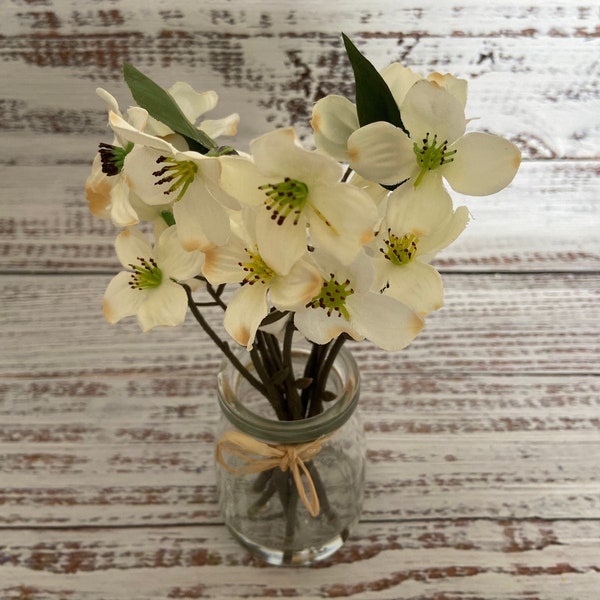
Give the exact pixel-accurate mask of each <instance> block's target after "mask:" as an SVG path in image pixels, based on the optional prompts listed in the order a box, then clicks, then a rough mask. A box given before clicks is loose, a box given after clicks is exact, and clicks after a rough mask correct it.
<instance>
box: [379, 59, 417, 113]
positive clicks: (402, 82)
mask: <svg viewBox="0 0 600 600" xmlns="http://www.w3.org/2000/svg"><path fill="white" fill-rule="evenodd" d="M379 73H380V75H381V76H382V77H383V80H384V81H385V82H386V84H387V86H388V88H390V92H392V96H394V100H395V101H396V104H397V105H398V106H402V102H404V98H405V97H406V94H407V93H408V90H409V89H410V88H411V87H412V86H413V85H414V84H415V83H417V81H420V80H421V79H423V78H422V77H421V75H419V74H418V73H415V71H413V70H412V69H409V68H408V67H405V66H404V65H402V64H400V63H398V62H395V63H391V64H389V65H388V66H387V67H384V68H383V69H381V71H380V72H379Z"/></svg>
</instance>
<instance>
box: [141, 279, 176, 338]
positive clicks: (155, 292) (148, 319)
mask: <svg viewBox="0 0 600 600" xmlns="http://www.w3.org/2000/svg"><path fill="white" fill-rule="evenodd" d="M186 313H187V294H186V293H185V290H184V289H183V288H182V287H181V286H180V285H179V284H177V283H174V282H173V281H171V280H170V279H167V280H166V281H165V280H163V282H162V283H161V284H160V286H159V287H157V288H154V289H152V290H148V292H147V293H146V294H145V299H144V302H143V304H142V305H141V306H140V308H139V310H138V313H137V318H138V323H139V324H140V327H141V328H142V331H144V332H145V331H150V329H154V328H155V327H160V326H167V327H175V326H177V325H181V324H182V323H183V322H184V320H185V315H186Z"/></svg>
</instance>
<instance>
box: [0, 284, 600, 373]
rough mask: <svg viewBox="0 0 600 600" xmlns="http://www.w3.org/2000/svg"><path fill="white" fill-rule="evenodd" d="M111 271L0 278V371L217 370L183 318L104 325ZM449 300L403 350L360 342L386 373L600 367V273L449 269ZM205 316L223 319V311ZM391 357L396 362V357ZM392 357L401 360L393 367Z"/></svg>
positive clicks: (208, 348)
mask: <svg viewBox="0 0 600 600" xmlns="http://www.w3.org/2000/svg"><path fill="white" fill-rule="evenodd" d="M109 279H110V276H102V275H96V276H83V275H74V276H67V275H56V276H40V275H36V276H25V275H23V276H10V275H8V276H2V277H0V290H1V291H0V294H1V297H2V304H3V310H2V314H1V315H0V319H1V322H2V327H3V337H4V345H3V348H2V350H1V351H0V361H1V362H0V368H1V372H2V375H3V376H5V377H6V376H13V377H15V376H23V377H31V376H44V375H45V376H48V375H51V376H60V375H66V374H77V373H82V374H83V373H88V374H97V375H99V376H102V375H104V374H111V373H114V374H123V375H130V374H134V373H136V372H147V373H156V372H159V373H165V372H169V371H170V370H172V369H180V368H192V369H197V370H198V371H199V372H202V371H203V370H205V369H206V368H207V366H208V368H210V369H211V370H213V369H214V365H216V364H218V362H219V361H220V357H219V354H218V351H217V350H216V349H215V347H214V345H213V344H212V343H211V341H210V340H209V339H208V338H207V336H205V335H204V334H203V332H202V331H201V329H200V327H199V326H198V325H197V324H196V323H195V321H193V318H192V317H191V316H190V315H188V321H187V322H186V323H187V324H186V325H185V326H183V327H178V328H161V329H156V330H153V331H152V332H150V333H148V334H146V335H144V334H142V333H141V332H140V330H139V327H138V325H137V323H136V322H135V319H129V320H125V321H123V322H121V323H119V324H118V325H115V326H111V325H108V324H107V323H106V322H105V321H104V319H103V317H102V314H101V299H102V294H103V293H104V289H105V287H106V285H107V283H108V281H109ZM445 286H446V306H445V307H444V308H443V309H442V310H441V311H439V312H437V313H435V314H433V315H431V316H430V317H429V320H428V324H427V327H426V328H425V330H424V331H423V332H422V333H421V334H420V335H419V336H418V337H417V338H416V340H415V341H414V342H413V343H412V344H411V346H409V347H408V348H407V349H405V350H404V351H402V352H401V353H398V354H395V355H394V354H392V355H390V354H389V353H387V352H384V351H381V350H377V349H374V348H371V347H370V346H369V345H368V344H358V345H356V350H355V351H356V355H357V356H358V357H359V358H362V356H364V359H365V361H367V362H371V363H373V362H374V363H375V364H377V365H378V366H379V368H380V369H381V370H383V371H388V372H389V371H391V370H392V369H397V370H398V371H401V372H413V373H421V374H426V373H433V374H435V375H436V376H439V375H440V374H441V373H445V374H455V373H457V372H460V373H463V374H468V373H481V372H484V373H486V374H488V375H492V374H497V373H507V374H508V373H510V374H514V373H519V372H530V373H550V374H552V373H565V374H569V373H570V374H576V373H579V374H590V373H594V374H597V373H598V365H599V364H600V344H599V343H598V340H599V339H600V338H599V332H600V329H599V328H600V321H599V320H598V314H597V307H598V295H599V294H600V275H599V274H583V273H582V274H579V275H573V274H570V275H565V274H559V273H547V274H543V273H542V274H535V273H534V274H529V275H527V274H503V275H493V274H492V275H486V274H477V275H469V274H447V275H446V276H445ZM208 317H209V318H210V319H211V321H212V322H213V324H214V326H215V327H217V326H218V324H219V323H220V319H222V316H221V313H220V312H211V313H209V314H208ZM392 360H393V361H394V363H390V361H392ZM390 364H394V365H396V366H394V367H390Z"/></svg>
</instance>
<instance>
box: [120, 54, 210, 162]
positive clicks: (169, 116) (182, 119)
mask: <svg viewBox="0 0 600 600" xmlns="http://www.w3.org/2000/svg"><path fill="white" fill-rule="evenodd" d="M123 77H124V79H125V83H126V84H127V85H128V86H129V89H130V90H131V94H132V96H133V99H134V100H135V101H136V102H137V103H138V105H139V106H141V107H142V108H145V109H146V110H147V111H148V114H149V115H150V116H151V117H154V118H155V119H157V120H158V121H160V122H161V123H163V124H165V125H166V126H167V127H170V128H171V129H172V130H173V131H175V132H176V133H179V134H181V135H182V136H183V137H184V138H185V139H186V140H187V142H188V145H189V147H190V149H192V150H196V151H198V152H201V153H202V154H206V153H207V152H208V151H209V150H210V149H211V148H216V147H217V144H216V143H215V142H214V140H212V139H211V138H210V137H208V136H207V135H206V134H205V133H204V132H203V131H200V130H199V129H197V128H196V127H195V126H194V124H193V123H191V122H190V121H189V120H188V119H187V117H186V116H185V115H184V114H183V112H181V109H180V108H179V106H177V103H176V102H175V100H173V97H172V96H171V94H169V92H167V91H166V90H163V89H162V88H161V87H160V86H159V85H157V84H156V83H154V81H152V79H150V78H149V77H147V76H146V75H144V74H143V73H142V72H141V71H138V70H137V69H136V68H135V67H134V66H133V65H130V64H129V63H124V64H123Z"/></svg>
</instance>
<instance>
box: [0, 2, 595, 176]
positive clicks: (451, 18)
mask: <svg viewBox="0 0 600 600" xmlns="http://www.w3.org/2000/svg"><path fill="white" fill-rule="evenodd" d="M363 4H364V3H357V2H347V3H344V5H343V6H339V5H338V4H337V3H336V4H335V5H331V7H328V6H326V5H324V4H323V3H321V2H317V1H316V0H312V1H305V2H303V3H302V5H301V6H300V7H298V6H291V5H289V4H286V3H280V2H265V3H261V6H260V10H258V9H257V8H254V10H248V7H247V3H245V2H244V1H243V0H236V1H234V2H228V3H227V6H226V7H223V6H218V7H213V8H211V7H198V5H197V4H196V3H182V6H180V7H178V9H177V10H165V9H164V8H162V7H159V6H157V7H154V6H148V5H147V3H144V2H138V1H135V2H130V1H128V0H127V1H125V0H121V1H120V2H119V1H116V2H113V3H112V4H111V8H110V9H108V10H107V9H104V8H95V7H94V8H89V9H87V10H81V7H80V3H78V2H76V1H75V0H67V1H61V2H58V1H57V0H54V1H53V0H48V1H47V2H45V3H44V9H43V10H40V7H36V6H31V7H28V6H26V5H23V6H22V7H20V9H18V10H12V8H11V9H10V10H5V11H4V12H5V13H6V14H4V15H3V19H2V20H1V22H0V58H1V59H2V60H0V77H2V79H3V80H6V81H11V85H10V87H9V88H8V89H7V90H6V91H5V92H3V94H2V95H3V101H2V104H1V109H0V131H2V132H3V135H4V136H5V139H6V142H5V144H3V146H2V148H0V162H2V163H4V164H13V163H15V162H16V163H17V164H40V163H42V164H52V163H55V162H57V161H60V160H65V159H67V160H71V161H73V160H76V161H82V160H84V157H85V156H86V153H85V151H82V149H83V148H84V145H82V144H81V142H80V140H79V135H80V134H81V133H91V132H93V133H94V134H95V135H96V136H99V135H102V133H103V131H104V122H105V118H104V116H103V114H102V110H101V108H100V107H101V103H100V102H99V101H98V99H96V98H95V96H94V94H93V89H94V88H95V87H96V85H103V86H105V87H109V88H110V89H111V90H112V91H113V92H114V93H115V95H116V96H117V97H118V98H119V99H120V100H121V101H122V102H123V104H124V105H126V104H127V103H128V102H129V98H130V96H129V94H128V93H127V92H126V88H125V86H124V84H123V83H122V81H121V76H120V71H121V66H122V63H123V61H132V62H134V63H135V64H137V65H138V66H139V67H140V68H142V69H144V70H147V71H148V72H149V74H151V75H152V76H153V77H155V78H156V79H157V80H159V82H160V83H161V84H163V85H170V84H171V83H173V82H174V81H175V80H178V79H183V80H187V81H190V82H193V83H194V85H195V86H197V87H199V88H204V89H216V90H217V91H219V93H220V95H221V104H220V108H219V109H218V110H219V114H227V113H229V112H232V111H237V112H239V113H240V114H241V116H242V123H241V126H240V134H239V141H240V144H241V146H242V147H245V146H246V145H247V142H248V141H249V140H250V139H251V138H253V137H255V136H257V135H259V134H261V133H264V132H265V131H267V130H268V129H270V128H272V127H273V126H280V125H289V124H293V125H295V126H297V127H298V128H299V131H300V132H301V133H302V134H303V135H308V134H309V133H310V131H309V127H308V117H309V114H310V109H311V105H312V103H313V102H314V101H315V100H316V99H318V98H319V97H321V96H322V95H324V94H326V93H341V94H349V95H351V94H352V88H351V84H350V82H351V81H352V76H351V70H350V66H349V64H348V62H347V61H346V60H345V58H344V54H343V49H342V45H341V43H340V31H345V32H346V33H348V34H349V35H351V36H352V37H354V38H355V40H356V41H357V43H358V44H359V45H360V46H361V48H362V49H363V50H364V51H365V52H366V53H367V54H368V55H369V57H370V58H371V60H372V61H373V62H374V63H375V64H376V65H377V66H379V67H382V66H384V65H385V64H387V63H388V62H391V61H394V60H402V61H403V62H405V63H406V64H408V65H409V66H412V67H414V68H415V69H417V70H421V71H423V72H426V71H430V70H443V71H445V70H451V71H452V72H453V73H455V74H457V75H459V76H463V77H467V78H469V80H470V81H471V90H472V94H471V97H470V102H469V116H477V117H479V120H478V122H477V127H478V128H482V129H490V130H494V131H497V132H499V133H502V134H503V135H506V136H508V137H510V138H511V139H514V140H515V141H516V142H517V143H519V145H520V146H521V147H522V149H523V151H524V154H525V156H527V157H542V158H553V157H577V158H591V157H595V158H597V157H598V145H597V143H596V141H595V140H596V139H597V137H598V133H599V131H600V122H599V116H598V115H599V114H600V97H599V94H598V90H597V88H596V86H594V85H593V83H592V82H593V81H594V80H595V79H597V77H598V75H599V72H598V64H597V61H596V60H595V56H597V54H598V50H599V44H600V39H599V37H600V29H599V25H598V22H599V19H600V6H599V4H598V2H597V1H589V0H588V1H587V2H583V3H579V4H578V5H577V6H572V5H569V6H564V2H543V1H542V0H536V1H535V2H534V1H530V2H527V3H523V2H519V1H517V0H511V1H507V2H503V3H497V2H494V3H486V4H485V5H481V3H477V2H467V3H465V2H461V3H459V4H458V5H455V4H454V3H453V2H443V3H440V2H434V1H433V0H430V1H429V2H424V3H420V6H419V8H410V7H404V6H402V5H399V4H398V3H397V2H391V1H389V0H387V1H384V2H373V3H370V4H369V6H368V7H365V6H364V5H363ZM4 6H6V7H7V8H8V7H9V4H8V3H6V4H5V5H4ZM333 24H335V25H333ZM32 82H35V91H34V90H32ZM64 90H68V91H69V93H68V94H65V93H64ZM57 134H60V135H61V138H56V137H55V136H56V135H57ZM61 139H62V141H64V142H65V143H63V144H61V146H60V147H57V146H59V145H58V144H56V141H57V140H61ZM36 146H37V147H36ZM40 155H41V156H40ZM67 157H68V158H67Z"/></svg>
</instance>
